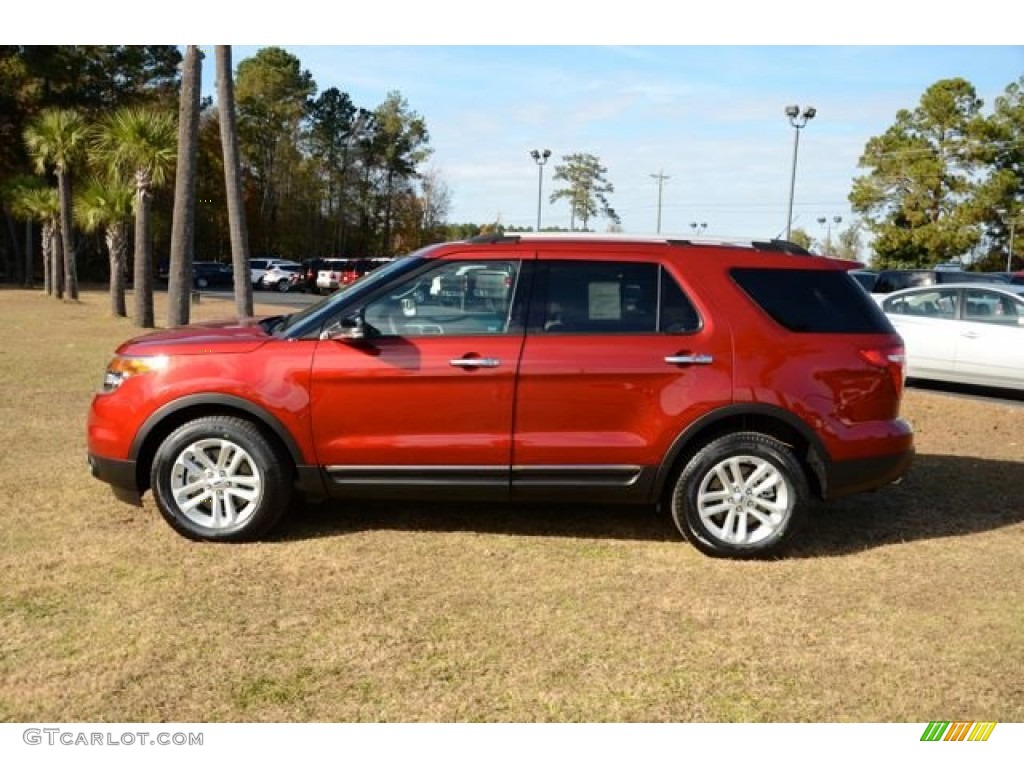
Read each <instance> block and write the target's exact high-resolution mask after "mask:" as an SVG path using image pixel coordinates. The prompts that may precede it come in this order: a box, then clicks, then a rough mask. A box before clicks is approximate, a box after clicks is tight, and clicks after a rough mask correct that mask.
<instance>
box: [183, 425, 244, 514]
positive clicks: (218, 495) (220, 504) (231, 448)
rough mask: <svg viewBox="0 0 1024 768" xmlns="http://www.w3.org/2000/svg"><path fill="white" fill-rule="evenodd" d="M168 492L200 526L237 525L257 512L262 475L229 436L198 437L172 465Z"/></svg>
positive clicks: (184, 512)
mask: <svg viewBox="0 0 1024 768" xmlns="http://www.w3.org/2000/svg"><path fill="white" fill-rule="evenodd" d="M171 495H172V496H173V498H174V503H175V504H176V505H177V507H178V509H179V510H180V511H181V514H182V515H184V516H185V517H186V518H188V519H189V520H190V521H191V522H193V523H195V524H196V525H198V526H200V527H202V528H209V529H212V530H224V529H228V528H236V527H238V526H240V525H242V524H244V523H245V522H246V521H248V520H249V518H250V517H252V516H253V514H254V513H255V512H256V509H257V507H258V506H259V503H260V499H261V498H262V497H263V475H262V473H261V472H260V471H259V468H258V467H257V465H256V462H255V461H254V460H253V458H252V456H250V455H249V453H248V452H247V451H246V450H245V449H243V448H242V447H241V446H239V445H238V444H237V443H233V442H231V441H230V440H225V439H223V438H219V437H213V438H207V439H204V440H197V441H196V442H194V443H192V444H191V445H189V446H187V447H186V448H185V449H184V450H182V451H181V452H180V453H179V454H178V457H177V458H176V459H175V460H174V466H173V467H171Z"/></svg>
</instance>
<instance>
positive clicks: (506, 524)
mask: <svg viewBox="0 0 1024 768" xmlns="http://www.w3.org/2000/svg"><path fill="white" fill-rule="evenodd" d="M230 311H231V305H230V304H228V303H212V302H210V303H203V304H201V305H200V306H199V308H198V313H197V315H196V316H195V317H194V319H197V320H203V319H211V318H212V317H214V316H216V315H218V314H225V313H229V312H230ZM105 312H106V300H105V297H104V296H103V294H102V293H99V292H96V293H92V292H86V293H84V294H83V299H82V301H81V303H80V304H77V305H65V304H60V303H59V302H56V301H54V300H53V299H48V298H46V297H44V296H42V295H41V294H40V293H38V292H29V291H20V290H4V291H0V329H2V334H3V336H2V338H3V341H2V343H0V446H2V449H0V499H2V500H3V502H4V503H3V504H2V505H0V567H2V573H3V586H2V589H0V720H5V721H115V722H117V721H161V720H169V721H184V722H190V721H277V720H281V721H389V722H395V721H659V722H668V721H676V722H687V721H927V720H932V719H967V720H972V719H973V720H997V721H1020V720H1024V682H1022V681H1024V678H1022V676H1021V674H1020V659H1021V658H1024V558H1022V557H1021V551H1022V549H1024V473H1022V472H1021V471H1020V470H1021V462H1022V461H1024V409H1022V408H1013V407H1010V406H999V405H991V404H982V403H977V402H969V401H963V400H953V399H951V398H949V397H947V396H944V395H940V394H929V393H922V392H911V393H909V394H908V396H907V399H906V405H905V412H906V414H907V415H908V417H909V418H910V419H911V420H912V422H913V423H914V425H915V427H916V430H917V440H918V448H919V451H920V455H919V458H918V460H917V462H916V465H915V467H914V470H913V472H912V474H911V475H910V476H909V478H908V479H907V480H906V481H905V482H904V483H903V484H902V485H901V486H899V487H896V488H891V489H888V490H885V491H882V492H879V493H875V494H870V495H865V496H859V497H854V498H849V499H845V500H842V501H839V502H837V503H834V504H832V505H830V506H828V507H826V508H824V509H823V510H822V511H821V512H820V513H819V514H817V515H816V516H815V518H814V519H813V521H812V523H811V525H810V526H809V527H808V529H807V530H806V531H805V532H804V535H803V537H802V539H801V543H800V545H799V547H798V548H797V550H796V551H795V552H794V553H793V556H792V557H789V558H787V559H785V560H780V561H776V562H765V563H740V562H728V561H716V560H712V559H709V558H706V557H703V556H701V555H700V554H698V553H697V552H696V551H695V550H694V549H692V548H691V547H689V546H687V545H686V544H684V543H682V542H680V541H678V540H677V536H676V534H675V533H674V531H673V530H672V529H671V527H670V525H669V523H668V522H667V521H666V520H664V519H662V518H659V517H658V516H656V515H655V514H654V512H653V510H649V509H630V508H622V507H612V508H600V507H565V506H561V507H547V506H532V507H525V506H524V507H497V508H494V507H489V506H486V505H460V506H458V507H446V506H443V505H418V504H364V505H350V506H347V507H342V506H330V505H328V506H323V507H320V508H310V509H307V510H299V511H298V512H297V513H296V514H295V515H293V516H292V518H290V519H289V520H288V521H287V522H286V523H285V524H284V526H283V527H282V529H281V530H280V531H279V532H278V534H276V535H275V537H274V538H273V539H272V540H270V541H267V542H264V543H258V544H251V545H244V546H214V545H203V544H196V543H190V542H188V541H186V540H185V539H182V538H180V537H178V536H177V535H175V534H174V533H173V532H172V531H171V530H170V528H169V527H168V526H167V525H165V524H164V523H163V521H162V520H161V519H160V518H159V516H158V514H157V512H156V511H155V509H154V508H153V506H152V504H151V503H147V506H146V507H145V508H144V509H143V510H136V509H133V508H131V507H127V506H123V505H121V504H119V503H117V502H116V501H115V500H114V499H113V498H112V497H111V495H110V493H109V491H108V489H107V488H106V487H105V486H104V485H102V484H101V483H99V482H97V481H95V480H93V479H92V478H91V477H90V475H89V472H88V470H87V468H86V463H85V437H84V432H85V414H86V410H87V408H88V404H89V400H90V398H91V396H92V392H93V391H94V389H95V387H96V385H97V384H98V383H99V379H100V376H101V374H102V371H103V368H104V366H105V364H106V362H107V359H108V358H109V355H110V353H111V351H112V350H113V348H114V346H115V345H116V344H117V343H118V342H120V341H121V340H123V339H124V338H127V337H128V336H131V335H134V334H135V332H136V331H135V329H134V328H133V327H132V326H131V325H130V324H129V323H128V322H126V321H123V320H114V319H111V318H109V317H106V316H105ZM164 316H165V312H164V309H163V305H162V304H160V303H158V310H157V317H158V319H159V318H163V317H164Z"/></svg>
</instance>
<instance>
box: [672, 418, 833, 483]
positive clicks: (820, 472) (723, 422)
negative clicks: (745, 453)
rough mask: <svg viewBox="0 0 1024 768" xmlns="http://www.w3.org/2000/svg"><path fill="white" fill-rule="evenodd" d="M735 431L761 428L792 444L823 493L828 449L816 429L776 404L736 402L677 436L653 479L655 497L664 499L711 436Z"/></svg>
mask: <svg viewBox="0 0 1024 768" xmlns="http://www.w3.org/2000/svg"><path fill="white" fill-rule="evenodd" d="M732 432H761V433H763V434H766V435H770V436H772V437H774V438H776V439H778V440H781V441H782V442H783V443H786V444H787V445H790V446H792V447H793V452H794V455H795V456H796V459H797V461H798V462H799V463H800V465H801V466H802V467H803V469H804V472H805V474H806V475H807V482H808V485H809V486H810V489H811V493H812V494H814V495H815V496H817V497H818V498H823V497H824V495H825V492H826V490H827V481H826V472H825V464H826V462H827V460H828V451H827V450H826V449H825V446H824V444H823V443H822V441H821V438H819V437H818V435H817V434H816V433H815V432H814V430H813V429H812V428H811V427H810V426H809V425H808V424H807V423H806V422H804V421H803V420H801V419H800V418H799V417H797V416H795V415H794V414H792V413H790V412H789V411H787V410H784V409H782V408H779V407H777V406H772V405H766V404H761V403H737V404H733V405H728V406H725V407H723V408H718V409H716V410H714V411H711V412H710V413H707V414H705V415H704V416H702V417H701V418H699V419H697V420H696V421H694V422H693V423H692V424H690V425H689V426H688V427H687V428H686V429H685V430H683V432H682V433H681V434H680V435H679V436H678V437H676V439H675V441H673V443H672V446H671V447H670V448H669V450H668V453H667V454H666V456H665V460H664V461H663V462H662V464H661V466H660V467H659V468H658V473H657V476H656V477H655V481H654V494H655V498H656V499H657V500H662V499H664V497H665V494H666V493H667V492H668V491H669V490H670V489H671V482H672V479H673V478H674V477H675V476H676V475H677V474H678V473H679V472H680V471H681V470H682V468H683V466H684V465H685V464H686V462H687V461H688V460H689V459H690V458H691V457H692V456H693V455H694V454H696V453H697V451H699V450H700V449H701V448H703V447H704V446H705V445H707V444H708V443H710V442H711V441H712V440H714V439H716V438H718V437H721V436H722V435H725V434H729V433H732Z"/></svg>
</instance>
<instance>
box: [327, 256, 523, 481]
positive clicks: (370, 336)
mask: <svg viewBox="0 0 1024 768" xmlns="http://www.w3.org/2000/svg"><path fill="white" fill-rule="evenodd" d="M520 271H521V270H520V265H519V262H518V261H511V260H509V259H508V257H507V255H506V257H505V258H504V259H502V260H496V259H494V258H487V257H483V258H476V257H474V256H466V257H465V258H460V259H451V260H449V259H445V260H443V261H439V262H438V263H437V264H435V265H432V266H431V267H430V268H429V269H428V270H427V271H425V272H421V273H418V274H417V275H415V276H414V277H411V278H409V279H408V280H407V281H406V282H404V283H402V284H400V285H398V286H390V287H388V288H387V289H386V290H385V291H383V292H381V293H378V294H377V295H375V296H372V297H369V298H368V300H367V301H366V302H365V304H364V305H363V306H362V307H360V308H358V310H357V314H358V316H359V321H360V324H361V327H363V328H364V329H365V333H366V337H365V338H362V339H356V340H352V339H350V340H341V339H338V340H321V341H320V342H319V343H318V346H317V350H316V353H315V356H314V360H313V368H312V377H311V378H312V385H311V387H312V405H311V411H312V424H313V427H312V429H313V436H314V440H315V442H316V447H317V458H318V462H319V463H320V464H321V465H322V466H325V467H326V468H327V471H328V474H329V475H330V476H331V478H332V479H333V480H334V481H335V488H334V490H335V491H337V490H338V488H339V487H341V486H345V487H356V488H358V489H362V490H372V491H373V494H372V495H380V494H379V493H378V491H384V492H385V495H386V492H387V491H388V489H389V488H390V489H392V490H394V489H395V488H396V487H404V488H414V487H416V486H428V485H429V486H432V487H433V486H435V485H442V486H443V485H451V486H453V487H454V486H463V485H465V486H469V487H470V488H471V489H472V487H474V486H475V487H478V489H487V488H492V489H498V490H500V491H502V492H504V493H507V490H508V471H509V465H510V463H511V441H512V413H513V400H514V391H515V378H516V370H517V366H518V363H519V358H520V353H521V351H522V346H523V329H522V323H521V322H519V323H518V324H517V323H516V322H515V321H514V320H513V318H514V317H515V309H514V307H515V299H514V296H515V293H516V291H517V290H518V285H519V274H520ZM449 278H453V279H449ZM454 278H458V279H454ZM440 283H444V285H445V286H446V290H445V292H444V293H443V294H442V293H441V292H434V293H433V294H432V293H431V292H430V290H429V288H430V287H431V286H433V285H436V284H440Z"/></svg>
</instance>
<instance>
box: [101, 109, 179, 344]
mask: <svg viewBox="0 0 1024 768" xmlns="http://www.w3.org/2000/svg"><path fill="white" fill-rule="evenodd" d="M177 133H178V131H177V126H176V124H175V119H174V114H173V113H169V112H161V111H156V110H153V109H119V110H118V111H117V112H115V113H114V114H113V115H111V116H110V117H109V118H108V119H107V120H105V121H104V122H103V124H102V125H101V126H100V130H99V131H98V133H97V134H96V139H95V149H96V152H97V154H98V155H99V156H100V157H102V158H103V160H104V165H105V166H106V167H107V168H108V169H109V170H110V171H111V172H112V173H113V174H114V175H115V176H120V177H121V178H124V179H126V180H129V181H130V182H131V183H132V184H133V185H134V188H135V269H134V281H135V288H134V302H133V303H134V307H133V315H134V316H133V320H134V322H135V324H136V325H137V326H140V327H142V328H152V327H154V324H155V323H154V319H153V268H152V262H153V253H152V245H151V244H150V241H149V227H150V224H149V218H150V217H149V211H150V201H151V198H152V190H153V188H154V187H160V186H163V185H164V184H165V183H166V182H167V177H168V176H169V175H170V171H171V168H173V167H174V160H175V152H176V147H177V143H178V135H177Z"/></svg>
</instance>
